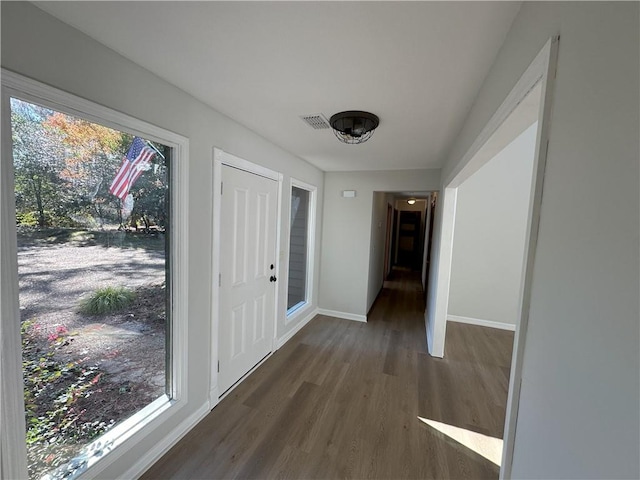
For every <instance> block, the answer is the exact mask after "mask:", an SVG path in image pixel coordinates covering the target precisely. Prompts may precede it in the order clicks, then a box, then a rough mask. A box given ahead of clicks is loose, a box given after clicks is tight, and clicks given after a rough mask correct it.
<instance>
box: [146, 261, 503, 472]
mask: <svg viewBox="0 0 640 480" xmlns="http://www.w3.org/2000/svg"><path fill="white" fill-rule="evenodd" d="M419 282H420V280H419V275H418V274H414V273H411V272H403V271H395V270H394V272H393V273H392V277H391V280H390V281H388V282H385V288H384V289H383V290H382V292H381V294H380V296H379V297H378V300H377V301H376V303H375V305H374V308H373V309H372V311H371V312H370V315H369V322H368V323H359V322H353V321H349V320H339V319H336V318H331V317H325V316H318V317H316V318H315V319H314V320H312V321H311V322H310V323H309V324H308V325H307V326H306V327H305V328H303V329H302V330H301V331H300V332H299V333H298V334H297V335H296V336H295V337H294V338H293V339H291V340H290V341H289V342H288V343H287V344H286V345H285V346H283V347H282V348H281V349H280V350H278V351H277V352H275V353H274V354H273V355H272V357H271V358H269V359H268V360H267V361H266V362H265V363H264V364H263V365H262V366H261V367H260V368H259V369H257V370H256V371H255V372H254V373H253V374H252V375H250V376H249V377H248V378H247V379H246V380H245V381H244V382H243V383H241V384H240V385H239V386H238V387H237V388H236V389H235V390H233V391H232V392H231V393H230V394H229V395H228V396H227V397H226V398H224V399H223V400H222V401H221V402H220V404H219V405H218V406H217V407H216V408H215V409H213V411H212V412H211V413H210V414H209V415H208V416H207V417H206V418H205V419H204V420H203V421H202V422H200V423H199V424H198V425H197V426H196V427H195V428H194V429H193V430H192V431H191V432H189V433H188V434H187V435H186V436H185V437H184V438H183V439H182V440H181V441H180V442H179V443H178V444H177V445H176V446H174V447H173V448H172V449H171V450H170V451H169V452H168V453H167V454H166V455H165V456H164V457H163V458H161V459H160V460H159V461H158V462H157V463H156V464H155V465H154V466H152V467H151V469H150V470H149V471H148V472H147V473H146V474H145V475H144V476H143V478H144V479H149V480H151V479H213V478H240V479H248V478H277V479H281V478H282V479H285V478H290V479H298V478H304V479H307V478H309V479H311V478H322V479H333V478H354V479H364V478H379V479H399V478H416V479H417V478H420V479H423V478H434V479H444V478H455V479H463V478H473V479H475V478H498V473H499V467H498V466H496V465H495V464H493V463H491V462H490V461H489V460H486V459H485V458H484V457H482V456H480V455H479V454H477V453H475V452H474V451H473V450H470V449H469V448H467V447H465V446H463V445H462V444H460V443H458V442H457V441H455V440H453V439H451V438H450V437H448V436H446V435H444V434H443V433H440V432H439V431H437V430H436V429H434V428H432V427H431V426H429V425H427V424H425V423H424V422H422V421H420V419H419V418H418V417H422V418H426V419H430V420H435V421H437V422H441V423H445V424H448V425H453V426H456V427H461V428H464V429H467V430H471V431H474V432H478V433H482V434H485V435H488V436H492V437H498V438H502V432H503V427H504V417H505V403H506V398H507V387H508V381H509V366H510V363H511V348H512V343H513V333H512V332H507V331H502V330H496V329H491V328H483V327H477V326H472V325H462V324H456V323H451V322H450V323H449V325H448V327H447V346H446V352H445V358H444V359H435V358H432V357H430V356H429V354H428V353H427V349H426V341H425V329H424V318H423V313H424V303H423V300H422V292H421V287H420V283H419Z"/></svg>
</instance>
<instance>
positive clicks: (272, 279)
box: [269, 275, 277, 282]
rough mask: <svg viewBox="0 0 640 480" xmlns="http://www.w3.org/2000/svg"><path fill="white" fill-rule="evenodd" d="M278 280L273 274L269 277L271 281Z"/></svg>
mask: <svg viewBox="0 0 640 480" xmlns="http://www.w3.org/2000/svg"><path fill="white" fill-rule="evenodd" d="M276 280H277V278H276V276H275V275H271V277H269V281H270V282H275V281H276Z"/></svg>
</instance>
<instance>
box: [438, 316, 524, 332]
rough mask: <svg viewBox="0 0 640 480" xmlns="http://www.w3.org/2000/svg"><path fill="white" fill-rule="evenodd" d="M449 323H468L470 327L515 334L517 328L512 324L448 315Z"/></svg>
mask: <svg viewBox="0 0 640 480" xmlns="http://www.w3.org/2000/svg"><path fill="white" fill-rule="evenodd" d="M447 320H448V321H449V322H458V323H468V324H470V325H479V326H481V327H490V328H499V329H500V330H510V331H512V332H515V330H516V326H515V325H512V324H510V323H503V322H495V321H493V320H484V319H482V318H473V317H461V316H459V315H448V316H447Z"/></svg>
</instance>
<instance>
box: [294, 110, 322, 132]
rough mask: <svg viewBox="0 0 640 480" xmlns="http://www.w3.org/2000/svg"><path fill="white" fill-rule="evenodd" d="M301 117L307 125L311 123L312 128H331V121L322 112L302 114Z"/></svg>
mask: <svg viewBox="0 0 640 480" xmlns="http://www.w3.org/2000/svg"><path fill="white" fill-rule="evenodd" d="M300 118H301V119H302V120H304V121H305V122H306V123H307V125H309V126H310V127H311V128H315V129H316V130H322V129H325V128H329V122H328V121H327V119H326V118H324V115H322V114H321V113H318V114H314V115H302V116H301V117H300Z"/></svg>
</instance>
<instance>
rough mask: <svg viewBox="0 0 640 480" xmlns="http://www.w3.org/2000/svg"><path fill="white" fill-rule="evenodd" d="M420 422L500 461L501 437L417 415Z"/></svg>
mask: <svg viewBox="0 0 640 480" xmlns="http://www.w3.org/2000/svg"><path fill="white" fill-rule="evenodd" d="M418 419H419V420H420V421H421V422H424V423H426V424H427V425H429V426H430V427H431V428H434V429H436V430H438V431H439V432H440V433H443V434H445V435H446V436H448V437H450V438H452V439H453V440H455V441H456V442H458V443H460V444H462V445H464V446H465V447H467V448H468V449H470V450H473V451H474V452H476V453H477V454H478V455H481V456H483V457H484V458H486V459H487V460H489V461H490V462H492V463H495V464H496V465H498V466H500V464H501V463H502V439H501V438H494V437H489V436H488V435H483V434H481V433H477V432H474V431H471V430H466V429H464V428H460V427H455V426H453V425H448V424H446V423H440V422H436V421H435V420H429V419H428V418H422V417H418Z"/></svg>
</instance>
